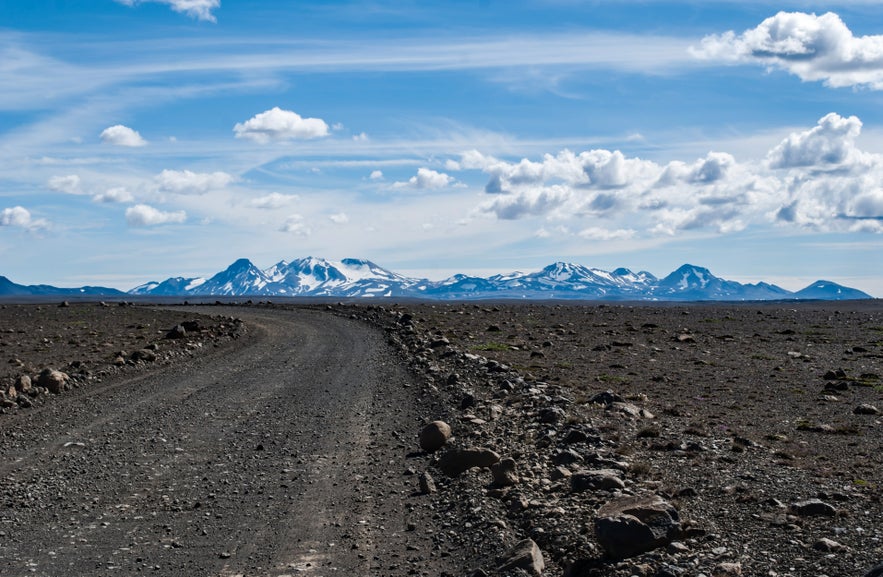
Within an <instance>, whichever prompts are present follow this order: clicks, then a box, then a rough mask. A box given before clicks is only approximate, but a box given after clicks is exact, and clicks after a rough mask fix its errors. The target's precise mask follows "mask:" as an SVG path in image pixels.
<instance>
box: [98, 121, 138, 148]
mask: <svg viewBox="0 0 883 577" xmlns="http://www.w3.org/2000/svg"><path fill="white" fill-rule="evenodd" d="M100 138H101V142H104V143H105V144H113V145H115V146H129V147H138V146H144V145H146V144H147V141H146V140H144V139H143V138H142V137H141V135H140V134H138V131H137V130H132V129H131V128H129V127H128V126H123V125H122V124H117V125H114V126H110V127H108V128H105V129H104V130H102V131H101V134H100Z"/></svg>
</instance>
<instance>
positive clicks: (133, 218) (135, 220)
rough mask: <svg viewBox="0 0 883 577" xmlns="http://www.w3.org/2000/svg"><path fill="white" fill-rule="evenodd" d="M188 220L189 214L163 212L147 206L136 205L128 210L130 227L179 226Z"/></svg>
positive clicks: (127, 217)
mask: <svg viewBox="0 0 883 577" xmlns="http://www.w3.org/2000/svg"><path fill="white" fill-rule="evenodd" d="M185 220H187V213H186V212H184V211H183V210H181V211H177V212H163V211H161V210H158V209H156V208H153V207H152V206H148V205H146V204H136V205H135V206H132V207H129V208H127V209H126V222H127V223H129V226H135V227H145V226H157V225H160V224H178V223H182V222H184V221H185Z"/></svg>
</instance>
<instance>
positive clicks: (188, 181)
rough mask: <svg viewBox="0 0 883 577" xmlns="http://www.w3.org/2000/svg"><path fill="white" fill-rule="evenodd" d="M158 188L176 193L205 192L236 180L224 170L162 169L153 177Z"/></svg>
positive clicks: (220, 187) (218, 188)
mask: <svg viewBox="0 0 883 577" xmlns="http://www.w3.org/2000/svg"><path fill="white" fill-rule="evenodd" d="M154 180H156V183H157V185H158V186H159V188H160V190H163V191H165V192H173V193H176V194H205V193H207V192H209V191H210V190H220V189H222V188H224V187H226V186H227V185H228V184H230V183H231V182H233V181H234V180H236V178H235V177H234V176H233V175H231V174H227V173H226V172H191V171H189V170H163V171H162V172H161V173H159V174H158V175H156V177H155V178H154Z"/></svg>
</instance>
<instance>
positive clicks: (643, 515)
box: [595, 495, 681, 558]
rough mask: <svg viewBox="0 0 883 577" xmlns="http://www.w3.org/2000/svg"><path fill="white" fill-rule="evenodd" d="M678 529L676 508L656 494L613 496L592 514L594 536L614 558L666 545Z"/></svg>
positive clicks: (679, 524)
mask: <svg viewBox="0 0 883 577" xmlns="http://www.w3.org/2000/svg"><path fill="white" fill-rule="evenodd" d="M680 531H681V523H680V517H679V516H678V511H677V509H675V508H674V507H673V506H672V505H671V504H670V503H668V502H667V501H665V500H664V499H662V498H661V497H659V496H658V495H639V496H636V497H623V498H620V499H615V500H613V501H610V502H609V503H607V504H606V505H604V506H602V507H601V508H600V509H599V510H598V513H597V516H596V518H595V537H596V538H597V539H598V543H600V545H601V546H602V547H603V548H604V550H605V551H606V552H607V554H608V555H609V556H610V557H613V558H625V557H632V556H634V555H638V554H640V553H645V552H647V551H652V550H653V549H656V548H657V547H661V546H664V545H667V544H669V543H671V542H672V541H674V540H675V539H676V538H677V537H678V536H679V534H680Z"/></svg>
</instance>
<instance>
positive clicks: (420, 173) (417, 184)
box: [392, 168, 454, 190]
mask: <svg viewBox="0 0 883 577" xmlns="http://www.w3.org/2000/svg"><path fill="white" fill-rule="evenodd" d="M453 183H454V178H453V177H451V176H449V175H447V174H445V173H443V172H437V171H435V170H432V169H430V168H418V169H417V174H416V175H415V176H412V177H411V178H409V179H408V180H407V181H405V182H395V183H393V185H392V186H393V188H411V189H414V190H432V189H439V188H445V187H447V186H449V185H451V184H453Z"/></svg>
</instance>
